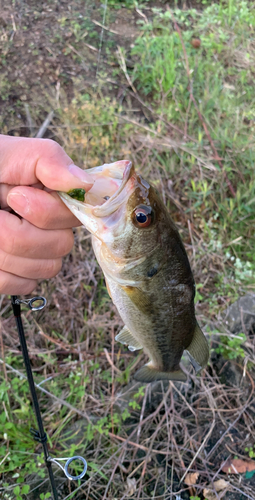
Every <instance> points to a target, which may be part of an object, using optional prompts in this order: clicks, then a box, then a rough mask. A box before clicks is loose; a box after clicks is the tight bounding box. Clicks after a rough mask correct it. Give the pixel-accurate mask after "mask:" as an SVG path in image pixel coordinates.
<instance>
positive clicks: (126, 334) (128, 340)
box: [115, 326, 143, 351]
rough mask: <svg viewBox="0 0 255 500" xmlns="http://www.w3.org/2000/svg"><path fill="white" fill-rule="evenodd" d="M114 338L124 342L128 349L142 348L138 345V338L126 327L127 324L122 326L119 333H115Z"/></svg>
mask: <svg viewBox="0 0 255 500" xmlns="http://www.w3.org/2000/svg"><path fill="white" fill-rule="evenodd" d="M115 340H117V342H120V343H121V344H125V345H127V346H128V348H129V350H130V351H137V350H138V349H142V348H143V346H142V345H140V343H139V342H138V340H136V339H135V337H133V335H132V333H131V332H130V330H129V329H128V328H127V326H124V327H123V328H122V330H121V331H120V333H118V335H116V337H115Z"/></svg>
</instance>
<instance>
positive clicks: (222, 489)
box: [203, 479, 229, 500]
mask: <svg viewBox="0 0 255 500" xmlns="http://www.w3.org/2000/svg"><path fill="white" fill-rule="evenodd" d="M228 486H229V483H228V482H227V481H225V479H219V480H218V481H215V482H214V483H213V488H214V490H215V491H216V492H217V493H218V495H216V494H215V491H213V490H209V489H208V488H205V489H204V491H203V495H204V497H205V498H206V500H219V499H220V498H223V497H224V495H225V493H226V492H227V487H228Z"/></svg>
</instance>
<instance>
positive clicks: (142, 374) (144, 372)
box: [134, 363, 187, 383]
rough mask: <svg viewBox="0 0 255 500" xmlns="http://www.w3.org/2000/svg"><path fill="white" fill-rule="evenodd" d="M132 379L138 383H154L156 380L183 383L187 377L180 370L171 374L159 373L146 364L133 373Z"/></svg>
mask: <svg viewBox="0 0 255 500" xmlns="http://www.w3.org/2000/svg"><path fill="white" fill-rule="evenodd" d="M134 379H135V380H137V381H139V382H147V383H149V382H155V381H156V380H176V381H177V380H178V381H179V382H185V381H186V380H187V377H186V375H185V373H184V372H183V371H182V369H181V368H180V367H179V370H175V371H171V372H163V371H159V370H157V369H156V368H154V367H153V366H151V365H150V363H148V364H147V365H145V366H143V367H142V368H140V370H138V372H136V373H135V375H134Z"/></svg>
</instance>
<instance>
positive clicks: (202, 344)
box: [186, 323, 209, 372]
mask: <svg viewBox="0 0 255 500" xmlns="http://www.w3.org/2000/svg"><path fill="white" fill-rule="evenodd" d="M186 351H187V354H188V356H189V358H190V361H191V363H192V365H193V366H194V368H195V370H196V372H198V371H199V370H202V368H204V367H205V366H206V365H207V363H208V359H209V346H208V342H207V340H206V338H205V336H204V334H203V332H202V330H201V328H200V327H199V325H198V323H197V325H196V328H195V331H194V335H193V339H192V341H191V343H190V345H189V346H188V347H187V348H186Z"/></svg>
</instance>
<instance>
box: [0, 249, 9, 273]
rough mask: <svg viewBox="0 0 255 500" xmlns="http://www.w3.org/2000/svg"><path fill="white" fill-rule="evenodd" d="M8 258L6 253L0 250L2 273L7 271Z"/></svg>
mask: <svg viewBox="0 0 255 500" xmlns="http://www.w3.org/2000/svg"><path fill="white" fill-rule="evenodd" d="M8 258H9V255H8V254H7V253H6V252H3V251H2V250H0V269H1V270H2V271H8Z"/></svg>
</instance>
